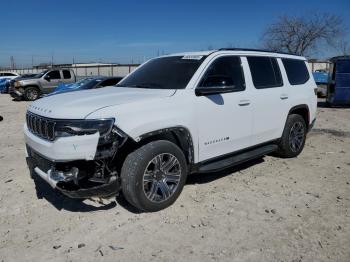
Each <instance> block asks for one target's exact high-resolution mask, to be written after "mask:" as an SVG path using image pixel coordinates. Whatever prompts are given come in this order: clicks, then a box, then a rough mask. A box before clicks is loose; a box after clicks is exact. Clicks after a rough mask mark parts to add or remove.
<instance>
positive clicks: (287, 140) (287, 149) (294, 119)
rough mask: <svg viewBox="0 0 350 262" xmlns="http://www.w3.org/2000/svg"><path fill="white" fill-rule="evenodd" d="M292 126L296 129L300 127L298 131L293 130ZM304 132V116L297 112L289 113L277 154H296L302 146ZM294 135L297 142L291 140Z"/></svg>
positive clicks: (294, 155)
mask: <svg viewBox="0 0 350 262" xmlns="http://www.w3.org/2000/svg"><path fill="white" fill-rule="evenodd" d="M293 128H297V130H298V129H299V128H300V132H293V130H294V129H293ZM292 129H293V130H292ZM306 133H307V128H306V123H305V120H304V118H303V117H302V116H301V115H297V114H291V115H289V116H288V118H287V122H286V125H285V127H284V130H283V134H282V137H281V139H280V141H279V144H278V147H279V149H278V151H277V155H279V156H280V157H284V158H291V157H296V156H298V155H299V154H300V153H301V151H302V150H303V148H304V145H305V139H306ZM295 137H298V138H297V141H298V142H296V140H293V138H295ZM296 145H297V146H296Z"/></svg>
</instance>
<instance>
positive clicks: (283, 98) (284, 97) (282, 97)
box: [280, 94, 288, 100]
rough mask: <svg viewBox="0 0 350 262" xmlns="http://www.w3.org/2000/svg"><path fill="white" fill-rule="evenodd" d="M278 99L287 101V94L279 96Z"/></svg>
mask: <svg viewBox="0 0 350 262" xmlns="http://www.w3.org/2000/svg"><path fill="white" fill-rule="evenodd" d="M280 98H281V99H282V100H285V99H288V95H287V94H281V96H280Z"/></svg>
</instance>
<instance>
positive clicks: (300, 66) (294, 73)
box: [282, 58, 310, 85]
mask: <svg viewBox="0 0 350 262" xmlns="http://www.w3.org/2000/svg"><path fill="white" fill-rule="evenodd" d="M282 63H283V66H284V68H285V69H286V73H287V77H288V81H289V83H290V84H291V85H301V84H305V83H306V82H307V81H308V80H309V78H310V76H309V71H308V70H307V67H306V64H305V61H303V60H298V59H290V58H282Z"/></svg>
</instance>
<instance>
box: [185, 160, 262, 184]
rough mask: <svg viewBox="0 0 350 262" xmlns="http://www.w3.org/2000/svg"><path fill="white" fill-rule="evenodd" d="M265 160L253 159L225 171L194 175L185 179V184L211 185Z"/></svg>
mask: <svg viewBox="0 0 350 262" xmlns="http://www.w3.org/2000/svg"><path fill="white" fill-rule="evenodd" d="M264 161H265V160H264V158H263V157H260V158H257V159H253V160H250V161H247V162H244V163H242V164H239V165H236V166H233V167H229V168H226V169H223V170H222V171H218V172H211V173H194V174H191V175H189V176H188V177H187V181H186V184H187V185H193V184H206V183H211V182H213V181H215V180H218V179H221V178H223V177H225V176H228V175H235V174H234V173H236V172H239V171H242V170H245V169H247V168H250V167H252V166H254V165H257V164H260V163H263V162H264Z"/></svg>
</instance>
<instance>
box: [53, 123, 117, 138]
mask: <svg viewBox="0 0 350 262" xmlns="http://www.w3.org/2000/svg"><path fill="white" fill-rule="evenodd" d="M113 124H114V119H85V120H62V121H57V122H56V125H55V137H67V136H82V135H92V134H95V133H97V132H99V133H100V137H104V136H106V135H108V134H109V133H110V132H111V130H112V127H113Z"/></svg>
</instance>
